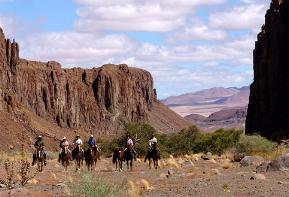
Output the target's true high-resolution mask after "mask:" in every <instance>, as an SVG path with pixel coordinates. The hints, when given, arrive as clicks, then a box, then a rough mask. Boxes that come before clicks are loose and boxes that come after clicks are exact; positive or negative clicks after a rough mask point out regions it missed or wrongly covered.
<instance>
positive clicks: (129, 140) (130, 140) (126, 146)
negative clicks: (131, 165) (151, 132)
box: [124, 135, 136, 160]
mask: <svg viewBox="0 0 289 197" xmlns="http://www.w3.org/2000/svg"><path fill="white" fill-rule="evenodd" d="M128 147H131V149H132V152H133V155H134V160H136V151H135V150H134V148H133V140H132V139H131V137H130V135H127V137H126V144H125V149H124V151H126V149H127V148H128Z"/></svg>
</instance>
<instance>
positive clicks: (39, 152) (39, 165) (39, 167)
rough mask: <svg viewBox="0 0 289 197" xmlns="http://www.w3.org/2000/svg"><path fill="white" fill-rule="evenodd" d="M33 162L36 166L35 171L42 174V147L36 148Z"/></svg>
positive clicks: (43, 156) (43, 157) (43, 160)
mask: <svg viewBox="0 0 289 197" xmlns="http://www.w3.org/2000/svg"><path fill="white" fill-rule="evenodd" d="M35 161H36V164H37V170H38V171H39V172H42V171H43V166H44V162H45V153H44V150H43V147H38V148H37V149H36V155H35Z"/></svg>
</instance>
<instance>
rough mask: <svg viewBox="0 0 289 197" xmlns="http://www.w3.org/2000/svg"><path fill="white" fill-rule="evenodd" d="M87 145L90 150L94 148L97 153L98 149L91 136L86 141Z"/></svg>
mask: <svg viewBox="0 0 289 197" xmlns="http://www.w3.org/2000/svg"><path fill="white" fill-rule="evenodd" d="M87 144H88V145H89V147H90V148H92V147H96V148H97V151H98V152H99V147H98V145H97V144H96V139H95V138H94V137H93V135H90V137H89V139H88V141H87Z"/></svg>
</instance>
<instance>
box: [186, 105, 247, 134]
mask: <svg viewBox="0 0 289 197" xmlns="http://www.w3.org/2000/svg"><path fill="white" fill-rule="evenodd" d="M246 115H247V107H240V108H231V109H223V110H220V111H218V112H215V113H212V114H211V115H210V116H209V117H205V116H201V115H198V114H191V115H188V116H185V119H186V120H188V121H190V122H191V123H192V124H195V125H197V126H198V127H199V128H201V129H202V130H203V131H205V132H212V131H215V130H217V129H219V128H236V129H244V125H245V120H246Z"/></svg>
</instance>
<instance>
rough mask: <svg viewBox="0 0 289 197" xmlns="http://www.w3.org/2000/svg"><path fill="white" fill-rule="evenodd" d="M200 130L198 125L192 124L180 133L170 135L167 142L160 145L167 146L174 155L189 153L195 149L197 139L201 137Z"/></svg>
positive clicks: (168, 150) (167, 149)
mask: <svg viewBox="0 0 289 197" xmlns="http://www.w3.org/2000/svg"><path fill="white" fill-rule="evenodd" d="M199 136H200V132H199V130H198V128H197V127H196V126H191V127H190V128H188V129H183V130H181V131H180V132H179V133H176V134H172V135H170V136H168V138H167V142H164V144H162V141H160V143H159V144H160V146H164V145H165V146H166V151H167V152H168V153H169V154H173V155H176V156H178V155H184V154H189V153H191V152H192V151H193V148H194V146H195V142H196V140H197V139H198V138H199Z"/></svg>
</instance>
